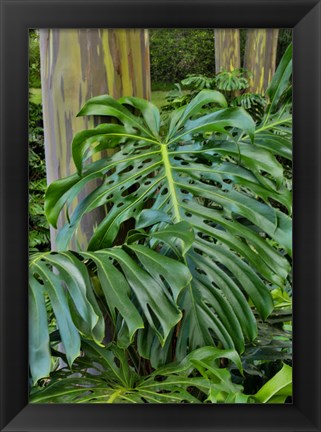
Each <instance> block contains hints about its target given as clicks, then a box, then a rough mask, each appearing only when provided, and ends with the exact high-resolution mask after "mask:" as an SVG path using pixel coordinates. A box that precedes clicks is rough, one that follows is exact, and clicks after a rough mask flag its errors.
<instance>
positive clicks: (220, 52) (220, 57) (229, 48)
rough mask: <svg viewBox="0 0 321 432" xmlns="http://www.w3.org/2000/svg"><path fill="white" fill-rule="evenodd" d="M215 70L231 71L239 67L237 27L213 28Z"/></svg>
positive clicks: (238, 33) (217, 71) (238, 35)
mask: <svg viewBox="0 0 321 432" xmlns="http://www.w3.org/2000/svg"><path fill="white" fill-rule="evenodd" d="M214 40H215V72H216V73H219V72H221V71H222V70H226V71H228V72H231V71H232V70H233V69H239V68H240V67H241V60H240V31H239V30H238V29H215V30H214Z"/></svg>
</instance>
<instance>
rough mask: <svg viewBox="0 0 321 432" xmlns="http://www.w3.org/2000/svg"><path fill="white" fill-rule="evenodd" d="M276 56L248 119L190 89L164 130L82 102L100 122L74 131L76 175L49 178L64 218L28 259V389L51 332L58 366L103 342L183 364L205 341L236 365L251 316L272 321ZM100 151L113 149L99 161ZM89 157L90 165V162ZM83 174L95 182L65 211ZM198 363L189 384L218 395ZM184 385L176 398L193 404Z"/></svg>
mask: <svg viewBox="0 0 321 432" xmlns="http://www.w3.org/2000/svg"><path fill="white" fill-rule="evenodd" d="M282 62H283V63H282ZM282 62H281V64H280V67H281V69H282V68H283V69H282V70H283V73H282V70H281V71H280V69H278V72H277V73H276V75H275V78H274V79H273V81H272V83H271V86H270V89H269V92H268V94H269V97H270V104H269V105H268V107H267V110H266V115H265V116H264V117H263V120H262V122H261V124H259V125H256V124H255V122H254V121H253V120H252V118H251V117H250V115H249V114H248V113H247V112H246V111H245V110H244V109H243V108H227V103H226V100H225V98H224V96H223V95H222V94H221V93H219V92H217V91H213V90H202V91H200V92H199V93H198V95H197V96H196V97H195V98H194V99H193V100H192V101H191V102H190V103H189V104H188V105H186V106H184V107H182V108H180V109H178V110H176V111H174V112H172V113H171V115H170V116H169V117H168V118H167V120H166V123H163V122H162V121H161V117H160V114H159V111H158V109H157V108H156V107H155V106H154V105H153V104H152V103H150V102H148V101H146V100H143V99H140V98H135V97H123V98H121V99H119V100H115V99H114V98H112V97H111V96H107V95H105V96H99V97H94V98H92V99H90V100H89V101H88V102H87V103H86V104H85V106H84V107H83V108H82V110H81V111H80V113H79V115H82V116H83V115H97V116H105V117H104V118H107V120H106V122H105V123H103V124H100V125H99V126H97V127H96V128H94V129H91V130H85V131H83V132H80V133H78V134H76V136H75V137H74V139H73V142H72V155H73V160H74V163H75V166H76V168H77V172H76V173H75V174H73V175H71V176H69V177H67V178H64V179H60V180H57V181H55V182H54V183H52V184H51V185H50V186H49V188H48V190H47V194H46V201H45V212H46V215H47V218H48V220H49V222H50V223H51V224H52V225H53V226H54V227H56V226H57V220H58V217H59V215H60V213H61V212H62V211H65V212H66V213H67V215H68V217H67V220H68V222H67V224H66V225H65V226H64V227H63V228H62V229H61V230H60V231H59V233H58V236H57V241H56V244H57V249H58V251H57V252H49V253H43V254H41V253H39V254H36V255H33V256H32V259H31V264H30V303H29V304H30V370H31V375H32V379H33V382H37V381H38V380H39V379H40V378H43V377H46V376H48V375H49V373H50V371H51V369H52V355H53V351H52V350H53V345H52V343H53V342H52V341H53V340H54V338H53V336H52V334H54V335H55V337H57V331H56V330H57V329H58V331H59V333H60V337H58V339H59V340H60V341H61V342H62V344H63V348H64V352H65V360H66V362H67V363H68V364H69V365H70V366H72V364H73V363H74V362H75V365H79V364H81V361H82V360H81V358H79V356H80V353H81V351H83V352H86V353H87V354H88V350H89V351H93V350H94V351H95V352H96V354H97V353H99V356H100V357H101V356H104V355H106V356H108V355H109V354H108V352H110V351H108V349H107V348H104V346H105V342H104V340H105V341H106V337H107V336H106V335H108V338H109V339H108V340H109V341H110V342H112V343H113V344H114V345H113V346H114V347H116V348H113V349H114V350H115V349H117V350H125V351H126V350H128V351H129V352H132V351H134V352H135V354H136V356H137V357H138V358H139V359H145V360H146V359H147V360H148V362H149V364H150V366H149V367H152V368H159V367H162V366H163V365H166V364H168V363H171V362H173V361H176V362H184V359H185V358H186V356H193V354H191V353H193V352H194V350H197V349H200V348H203V347H207V346H208V347H212V348H213V347H217V348H215V349H216V350H217V349H223V350H225V351H222V352H228V353H229V352H232V353H234V354H233V356H234V357H233V361H234V362H236V363H237V361H238V360H235V359H237V358H238V356H237V352H238V353H239V354H241V353H242V352H243V351H244V349H245V346H246V344H252V343H255V340H256V338H257V328H258V327H257V319H258V318H257V316H256V314H258V315H259V317H260V319H261V320H265V319H266V318H267V317H268V316H269V315H270V313H271V312H272V310H273V300H272V296H271V294H270V291H271V290H272V289H275V288H281V289H282V288H284V287H285V285H286V284H287V279H288V276H289V273H290V269H291V266H290V257H291V248H292V236H291V193H290V191H289V190H288V188H287V187H286V185H285V183H284V175H283V167H282V164H281V163H280V161H279V160H280V158H285V159H291V115H290V114H289V110H288V108H289V103H285V102H284V101H282V98H283V99H284V91H285V90H286V91H288V87H287V84H288V82H289V75H288V73H287V72H284V71H288V68H289V64H290V62H291V52H290V51H289V50H288V51H287V53H286V55H285V56H284V58H283V59H282ZM280 89H281V90H282V91H280ZM280 103H282V108H281V110H280V109H277V108H278V106H279V104H280ZM208 106H210V107H211V108H210V109H208V111H207V112H206V113H205V114H204V108H206V107H208ZM201 110H202V111H201ZM200 111H201V112H202V114H200ZM106 149H115V150H116V151H115V152H114V153H113V154H112V155H110V154H109V155H108V156H106V155H105V153H106V152H104V150H106ZM101 152H102V153H101ZM96 153H101V157H100V158H99V159H98V160H97V158H95V159H96V160H95V161H94V162H89V161H88V159H89V158H90V157H91V156H93V155H94V154H96ZM94 179H100V180H101V182H100V184H99V186H97V187H96V188H95V189H94V190H93V191H92V192H91V193H90V194H89V195H87V196H86V197H85V198H84V199H83V200H81V201H80V202H79V204H78V205H77V207H76V208H75V209H74V210H73V211H72V212H71V214H69V213H70V211H69V207H70V205H71V203H72V202H73V201H74V199H75V198H76V197H77V196H78V195H79V194H80V193H81V192H82V191H83V189H84V188H85V186H86V185H87V184H88V183H89V182H90V181H92V180H94ZM101 206H104V207H105V208H106V209H107V213H106V216H105V218H104V219H103V220H102V221H101V222H100V223H99V224H98V226H97V228H96V229H95V231H94V233H93V235H92V237H91V239H90V241H89V244H88V250H87V251H69V250H68V247H69V245H70V242H71V240H73V238H74V237H75V236H76V235H77V229H78V228H79V225H80V222H81V220H82V218H83V216H84V215H85V214H86V213H89V212H91V211H92V210H94V209H96V208H98V207H101ZM124 230H125V232H126V235H124ZM48 302H49V304H50V306H49V310H50V313H51V314H52V315H51V325H52V329H53V330H54V332H53V333H50V329H49V327H48V317H47V315H48ZM106 316H108V319H107V320H106ZM106 323H107V325H106ZM105 327H106V328H105ZM52 329H51V330H52ZM88 347H90V349H89V348H88ZM213 349H214V348H213ZM104 350H106V354H104ZM109 350H110V348H109ZM226 350H228V351H226ZM55 352H56V351H55ZM114 352H115V351H114ZM117 352H118V351H117ZM122 352H123V351H122ZM195 352H196V351H195ZM56 354H57V352H56ZM87 354H86V355H87ZM222 357H224V354H222ZM225 357H229V355H227V356H225ZM86 358H88V355H87V357H86ZM187 358H190V357H187ZM145 360H144V361H145ZM119 361H121V362H123V363H124V360H118V362H119ZM128 361H129V362H130V361H132V362H134V360H128ZM200 361H201V360H199V362H198V363H197V362H196V363H195V362H194V363H192V366H193V367H192V366H190V367H192V369H193V368H195V367H196V368H197V369H198V371H199V372H200V371H201V372H200V373H201V375H203V378H197V379H198V381H197V379H196V378H193V379H194V382H195V386H196V387H197V388H198V389H199V390H201V391H203V392H204V393H205V394H207V397H208V398H209V399H208V400H209V401H217V398H219V396H218V395H217V394H216V393H215V391H214V390H213V389H208V388H205V387H206V385H207V384H206V382H205V381H206V380H207V381H208V374H209V372H208V370H209V369H208V368H209V367H210V366H209V365H208V364H207V365H206V364H203V366H202V364H201V363H200ZM176 364H179V363H176ZM205 366H206V367H205ZM124 367H125V366H124ZM126 367H130V366H126ZM163 367H165V368H166V366H163ZM174 369H175V367H174ZM192 369H191V370H192ZM191 370H189V373H190V372H191ZM217 370H218V371H220V369H217ZM206 371H207V372H206ZM211 371H212V372H211V374H213V373H214V375H215V374H216V376H217V377H218V376H219V375H220V372H217V373H216V372H213V370H212V369H211ZM180 372H182V370H181V371H180ZM122 373H125V369H124V371H123V372H122ZM175 373H177V371H176V372H175ZM186 377H187V375H186ZM204 377H207V378H206V379H205V378H204ZM73 379H74V380H75V379H76V378H73ZM88 379H89V378H88ZM90 379H92V380H94V381H95V379H96V378H95V377H94V376H93V377H92V378H90ZM90 379H89V380H90ZM135 379H136V378H135ZM189 379H192V378H190V377H189V378H186V386H185V388H184V390H182V389H181V390H182V392H183V393H184V396H182V395H180V397H181V400H185V401H190V402H193V401H192V400H190V399H191V398H192V399H193V396H192V395H190V398H189V397H188V396H187V395H188V394H189V393H188V390H187V388H188V387H190V386H191V384H190V383H189V382H188V380H189ZM204 379H205V381H204ZM217 379H218V380H221V379H222V380H223V381H224V379H225V378H224V377H222V376H221V375H220V376H219V378H217ZM136 381H137V380H136ZM137 382H138V381H137ZM139 382H140V384H138V385H139V386H140V387H141V388H145V389H146V382H145V381H143V382H141V381H139ZM168 382H169V381H168V378H167V379H166V380H165V381H164V383H168ZM224 382H225V384H226V381H224ZM147 383H149V384H148V386H150V388H151V389H152V390H153V391H154V390H155V388H156V387H157V386H158V387H161V383H160V382H158V381H154V380H153V377H150V378H148V379H147ZM127 384H128V383H127ZM55 385H56V388H57V391H58V390H59V385H60V384H59V382H58V383H56V384H55ZM164 385H165V384H164ZM226 385H227V384H226ZM144 386H145V387H144ZM155 386H156V387H155ZM204 386H205V387H204ZM154 387H155V388H154ZM232 387H233V385H232V383H231V388H232ZM232 390H233V388H232ZM234 390H235V388H234ZM234 390H233V391H234ZM233 391H232V393H233ZM98 393H99V392H98ZM174 393H175V391H174ZM144 394H145V396H143V397H145V399H147V400H148V393H144ZM233 394H234V393H233ZM119 395H120V393H119ZM174 396H175V395H174ZM174 396H173V397H174ZM100 397H101V398H105V399H104V400H106V398H107V399H108V398H110V397H111V396H110V395H109V396H108V395H107V394H105V395H104V396H98V401H100V400H99V398H100ZM135 397H136V396H135V392H134V391H133V392H130V393H128V394H127V393H124V400H123V402H126V401H129V402H130V401H135ZM163 397H164V396H163ZM151 398H156V400H157V401H159V398H160V399H161V398H162V396H158V397H156V396H155V394H154V395H153V394H152V395H151ZM211 398H212V400H211ZM36 399H37V398H36ZM112 399H113V400H114V398H113V397H112ZM169 399H170V398H169ZM174 399H175V397H174ZM174 399H173V398H172V399H170V400H168V401H170V402H173V401H174ZM234 401H235V400H234Z"/></svg>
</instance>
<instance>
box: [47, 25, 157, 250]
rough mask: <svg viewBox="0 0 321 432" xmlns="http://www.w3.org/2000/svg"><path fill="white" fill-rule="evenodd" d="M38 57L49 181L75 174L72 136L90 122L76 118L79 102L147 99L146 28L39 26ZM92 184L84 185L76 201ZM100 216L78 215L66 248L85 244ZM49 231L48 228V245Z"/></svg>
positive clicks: (53, 240)
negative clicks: (78, 222) (72, 239)
mask: <svg viewBox="0 0 321 432" xmlns="http://www.w3.org/2000/svg"><path fill="white" fill-rule="evenodd" d="M40 55H41V81H42V100H43V116H44V134H45V152H46V166H47V181H48V184H50V183H51V182H52V181H54V180H56V179H58V178H62V177H66V176H68V175H70V174H72V173H74V172H75V167H74V164H73V162H72V157H71V141H72V138H73V136H74V135H75V133H77V132H79V131H80V130H83V129H88V128H91V127H94V126H95V124H94V120H93V118H87V117H78V118H77V117H76V115H77V113H78V112H79V110H80V108H81V107H82V106H83V104H84V103H85V101H87V100H88V99H89V98H91V97H93V96H98V95H102V94H110V95H111V96H113V97H116V98H118V97H121V96H139V97H144V98H147V99H149V98H150V64H149V45H148V32H147V30H141V29H115V30H112V29H49V30H40ZM96 121H97V120H96ZM94 186H95V185H94V184H91V185H89V186H88V188H87V189H86V190H85V192H84V194H83V195H82V196H79V197H78V199H77V202H80V201H81V200H82V199H83V198H84V195H87V194H88V193H89V192H90V191H91V190H92V189H93V188H94ZM77 202H75V203H73V205H72V208H75V206H76V205H77ZM103 214H104V211H103V210H102V209H101V210H100V211H99V212H95V213H90V214H87V215H85V216H84V218H83V222H82V225H81V229H80V230H79V231H78V233H77V241H76V242H74V244H72V245H71V248H72V249H77V248H78V247H80V248H82V249H84V248H86V245H87V242H88V240H89V238H90V237H91V234H92V230H93V227H95V224H97V222H98V221H99V220H101V218H102V217H103ZM65 223H66V215H65V216H61V217H60V219H59V223H58V228H60V227H61V226H63V225H64V224H65ZM55 233H56V232H55V230H53V229H52V231H51V241H52V248H53V249H55Z"/></svg>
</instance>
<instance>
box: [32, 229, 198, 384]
mask: <svg viewBox="0 0 321 432" xmlns="http://www.w3.org/2000/svg"><path fill="white" fill-rule="evenodd" d="M164 231H165V230H164ZM180 231H181V233H182V235H181V236H180V234H179V233H180ZM163 235H164V236H166V231H165V234H163ZM176 237H178V238H180V237H181V240H180V241H181V242H184V241H187V242H188V243H191V242H192V239H193V233H192V231H191V229H190V228H189V226H188V224H187V223H184V222H182V223H181V224H180V225H179V226H177V227H176ZM80 255H81V256H82V258H83V260H84V261H83V260H81V259H80V258H78V257H77V256H76V255H75V254H73V253H72V252H59V253H57V252H51V253H44V254H37V255H35V256H33V257H32V260H31V263H30V278H29V280H30V290H29V311H30V312H29V313H30V320H29V325H30V332H29V334H30V339H29V359H30V370H31V374H32V377H33V380H34V382H36V381H37V380H38V379H39V378H43V377H46V376H48V375H49V372H50V366H51V352H50V343H49V330H48V322H47V321H48V318H47V309H46V304H45V296H48V298H49V302H50V307H51V309H52V311H53V313H54V315H55V318H56V322H57V327H58V329H59V332H60V337H61V340H62V343H63V346H64V350H65V353H66V359H67V361H68V363H69V365H71V364H72V363H73V362H74V360H75V358H76V357H78V356H79V355H80V348H81V338H82V337H83V338H85V339H88V340H93V341H94V342H95V343H97V344H100V343H101V341H102V340H103V338H104V336H105V332H104V329H105V325H104V319H103V315H102V311H101V310H100V308H99V306H98V303H97V300H96V297H95V294H94V289H93V287H92V282H91V279H90V276H89V267H90V269H91V272H93V271H94V272H96V273H97V278H98V281H99V284H100V287H101V290H102V293H103V296H104V298H105V304H106V306H107V308H108V310H109V312H110V316H111V319H112V321H113V322H114V324H115V326H116V321H117V316H116V312H117V313H118V314H119V316H120V317H122V319H123V325H122V329H121V331H119V337H118V339H119V340H118V343H119V345H120V346H122V345H123V346H125V347H126V346H127V345H128V344H130V343H131V342H132V341H133V337H134V335H135V333H136V332H137V330H138V329H143V328H144V326H145V325H146V324H148V328H149V329H150V330H151V331H153V335H154V336H155V337H156V338H157V340H158V341H159V344H160V345H161V346H162V345H164V343H165V341H166V339H167V337H168V335H169V333H170V331H171V330H172V328H173V327H174V326H175V325H176V324H177V323H178V322H179V321H180V320H181V317H182V313H181V311H180V309H179V307H178V306H177V302H176V301H177V297H178V296H179V294H180V292H181V291H182V289H183V288H184V287H185V286H186V285H187V284H188V283H189V282H190V280H191V275H190V272H189V270H188V268H187V267H186V266H185V265H184V264H182V263H181V262H179V261H178V260H174V259H172V258H169V257H167V256H163V255H161V254H160V253H157V252H155V251H153V250H150V249H149V248H147V247H146V246H143V245H139V244H137V245H136V244H133V245H128V246H124V247H114V248H109V249H103V250H100V251H97V252H83V253H81V254H80ZM92 263H93V264H94V268H92ZM96 283H97V282H96ZM120 335H121V336H120Z"/></svg>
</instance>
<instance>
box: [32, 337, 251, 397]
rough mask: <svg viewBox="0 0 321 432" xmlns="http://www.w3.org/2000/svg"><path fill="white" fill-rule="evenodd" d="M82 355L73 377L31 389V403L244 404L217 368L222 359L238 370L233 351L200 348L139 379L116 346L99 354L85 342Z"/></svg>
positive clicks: (63, 375) (61, 374) (60, 375)
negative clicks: (232, 364)
mask: <svg viewBox="0 0 321 432" xmlns="http://www.w3.org/2000/svg"><path fill="white" fill-rule="evenodd" d="M83 349H84V354H85V356H84V357H80V358H79V359H77V360H76V362H75V364H74V367H73V369H72V371H70V370H69V369H64V370H58V371H57V372H54V373H53V374H52V376H51V381H50V383H49V384H48V385H47V386H45V387H44V388H38V389H36V388H35V389H33V391H32V393H31V400H30V401H31V403H202V402H211V403H242V402H246V401H247V399H248V397H247V396H246V395H243V394H242V390H243V388H242V386H240V385H237V384H234V383H233V382H232V380H231V375H230V373H229V371H228V370H227V369H222V368H220V367H219V360H220V359H222V358H224V359H228V360H230V361H232V362H233V363H235V364H236V366H237V367H238V368H239V369H240V370H241V368H242V366H241V361H240V358H239V356H238V354H237V353H236V352H235V351H233V350H219V349H217V348H214V347H203V348H200V349H198V350H195V351H194V352H192V353H190V354H189V355H188V356H187V357H186V358H184V359H183V361H182V362H179V363H172V364H169V365H167V366H165V367H162V368H160V369H158V370H156V371H154V372H153V373H152V374H150V375H149V376H147V377H142V376H139V375H138V374H137V373H136V371H135V370H134V369H133V367H132V366H129V359H128V358H127V356H126V353H125V352H124V351H123V350H121V349H119V348H118V347H117V346H115V345H109V346H108V347H104V348H102V347H99V346H97V345H95V344H93V343H90V342H86V343H84V345H83ZM75 374H76V375H75Z"/></svg>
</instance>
